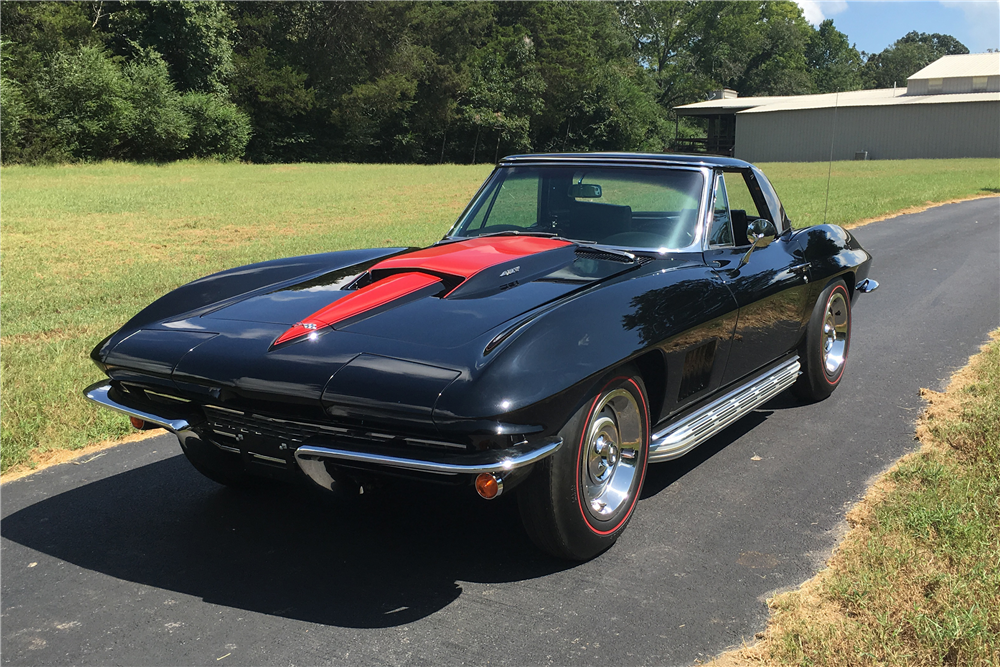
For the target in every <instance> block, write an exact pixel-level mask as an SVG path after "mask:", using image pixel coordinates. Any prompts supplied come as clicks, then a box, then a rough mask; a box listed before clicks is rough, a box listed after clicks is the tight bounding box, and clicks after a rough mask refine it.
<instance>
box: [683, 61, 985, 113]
mask: <svg viewBox="0 0 1000 667" xmlns="http://www.w3.org/2000/svg"><path fill="white" fill-rule="evenodd" d="M987 55H993V54H987ZM977 76H978V75H977ZM958 102H1000V93H955V94H949V95H940V94H938V95H907V94H906V88H879V89H876V90H852V91H848V92H843V93H823V94H821V95H791V96H784V97H737V98H736V99H731V100H710V101H708V102H698V103H696V104H685V105H684V106H679V107H674V110H675V111H677V112H678V113H679V114H680V115H681V116H706V115H716V114H720V113H721V114H728V113H733V114H735V113H739V114H745V113H766V112H769V111H795V110H798V109H826V108H832V107H877V106H890V105H904V104H953V103H958ZM737 103H738V104H737Z"/></svg>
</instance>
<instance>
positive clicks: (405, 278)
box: [274, 273, 443, 345]
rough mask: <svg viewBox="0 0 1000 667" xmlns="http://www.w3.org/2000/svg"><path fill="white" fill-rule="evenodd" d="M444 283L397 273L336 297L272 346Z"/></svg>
mask: <svg viewBox="0 0 1000 667" xmlns="http://www.w3.org/2000/svg"><path fill="white" fill-rule="evenodd" d="M441 282H443V281H442V280H441V278H438V277H437V276H432V275H429V274H427V273H397V274H395V275H392V276H389V277H388V278H384V279H382V280H380V281H378V282H377V283H374V284H371V285H368V286H367V287H365V288H362V289H359V290H358V291H357V292H352V293H351V294H348V295H347V296H345V297H343V298H341V299H337V300H336V301H334V302H333V303H331V304H330V305H329V306H327V307H325V308H322V309H320V310H317V311H316V312H315V313H313V314H312V315H310V316H309V317H308V318H306V319H304V320H302V321H301V322H299V323H298V324H296V325H294V326H293V327H292V328H290V329H289V330H288V331H286V332H285V333H283V334H281V336H279V337H278V340H276V341H274V344H275V345H280V344H281V343H286V342H288V341H290V340H293V339H295V338H300V337H301V336H305V335H306V334H310V333H312V332H314V331H316V330H317V329H322V328H323V327H329V326H333V325H334V324H336V323H337V322H341V321H343V320H346V319H347V318H349V317H354V316H355V315H360V314H361V313H364V312H366V311H369V310H371V309H373V308H378V307H379V306H384V305H385V304H387V303H389V302H390V301H395V300H396V299H399V298H401V297H404V296H406V295H407V294H413V293H414V292H416V291H418V290H422V289H424V288H425V287H430V286H431V285H434V284H438V283H441Z"/></svg>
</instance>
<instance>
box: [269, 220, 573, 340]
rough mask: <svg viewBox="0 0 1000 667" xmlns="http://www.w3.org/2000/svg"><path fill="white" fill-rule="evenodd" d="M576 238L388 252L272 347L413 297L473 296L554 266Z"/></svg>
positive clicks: (483, 241)
mask: <svg viewBox="0 0 1000 667" xmlns="http://www.w3.org/2000/svg"><path fill="white" fill-rule="evenodd" d="M575 248H576V244H574V243H571V242H569V241H563V240H559V239H550V238H538V237H530V236H529V237H490V238H478V239H470V240H468V241H458V242H455V243H446V244H442V245H437V246H433V247H430V248H427V249H425V250H418V251H416V252H411V253H405V254H402V255H397V256H395V257H390V258H389V259H386V260H383V261H381V262H379V263H378V264H376V265H374V266H372V267H371V269H369V270H368V273H367V274H365V275H363V276H362V277H361V278H360V279H358V280H357V281H355V282H354V283H353V284H354V285H360V287H357V289H355V290H354V291H350V292H349V293H348V294H346V295H344V296H341V297H340V298H338V299H336V300H335V301H334V302H333V303H331V304H329V305H328V306H325V307H324V308H321V309H320V310H318V311H316V312H315V313H313V314H312V315H310V316H309V317H307V318H305V319H303V320H301V321H300V322H297V323H295V324H294V325H292V326H291V327H290V328H289V329H288V330H287V331H285V332H284V333H283V334H281V335H280V336H279V337H278V338H277V339H276V340H275V341H274V343H273V344H272V345H271V347H272V348H274V347H276V346H279V345H284V344H285V343H291V342H294V341H297V340H301V339H303V338H305V337H315V336H318V335H319V334H320V333H321V332H322V331H324V330H326V329H329V328H335V329H336V328H341V327H345V326H348V325H349V324H353V323H356V322H359V321H361V320H363V319H367V318H368V317H371V316H373V315H376V314H378V313H380V312H384V311H385V310H388V309H392V308H397V307H399V306H403V305H405V304H407V303H410V302H412V301H414V300H417V299H421V298H425V297H429V296H442V297H443V298H445V299H449V300H452V299H475V298H481V297H485V296H490V295H492V294H497V293H499V292H502V291H504V290H507V289H510V288H511V287H515V286H517V285H518V284H521V283H523V282H530V281H532V280H534V279H536V278H539V277H541V276H544V275H548V274H551V273H553V272H554V271H558V270H559V269H561V268H563V267H565V266H568V265H569V264H571V263H573V261H574V260H575V259H576V255H575V253H574V249H575Z"/></svg>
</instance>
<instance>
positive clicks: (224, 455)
mask: <svg viewBox="0 0 1000 667" xmlns="http://www.w3.org/2000/svg"><path fill="white" fill-rule="evenodd" d="M178 440H180V443H181V450H182V451H183V452H184V456H185V457H186V458H187V460H188V461H189V462H190V463H191V465H192V466H194V469H195V470H197V471H198V472H200V473H201V474H202V475H204V476H205V477H207V478H209V479H210V480H212V481H213V482H215V483H217V484H222V485H223V486H229V487H233V488H238V489H246V488H251V487H253V486H254V485H255V481H256V480H255V479H254V478H253V477H252V476H251V475H249V474H248V473H247V472H246V470H244V468H243V462H242V461H241V460H240V455H239V454H231V453H228V452H223V451H220V450H219V449H218V448H217V447H215V446H214V445H211V444H209V443H207V442H205V441H204V440H201V439H199V438H193V437H181V438H178Z"/></svg>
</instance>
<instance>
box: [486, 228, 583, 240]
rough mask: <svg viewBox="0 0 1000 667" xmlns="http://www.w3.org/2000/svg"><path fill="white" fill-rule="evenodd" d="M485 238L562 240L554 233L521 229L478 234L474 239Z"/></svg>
mask: <svg viewBox="0 0 1000 667" xmlns="http://www.w3.org/2000/svg"><path fill="white" fill-rule="evenodd" d="M487 236H544V237H545V238H550V239H561V238H562V237H561V236H559V235H558V234H556V233H555V232H533V231H528V230H521V229H505V230H503V231H502V232H490V233H489V234H479V235H478V236H476V237H474V238H477V239H484V238H486V237H487ZM566 240H567V241H568V240H569V239H566Z"/></svg>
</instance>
